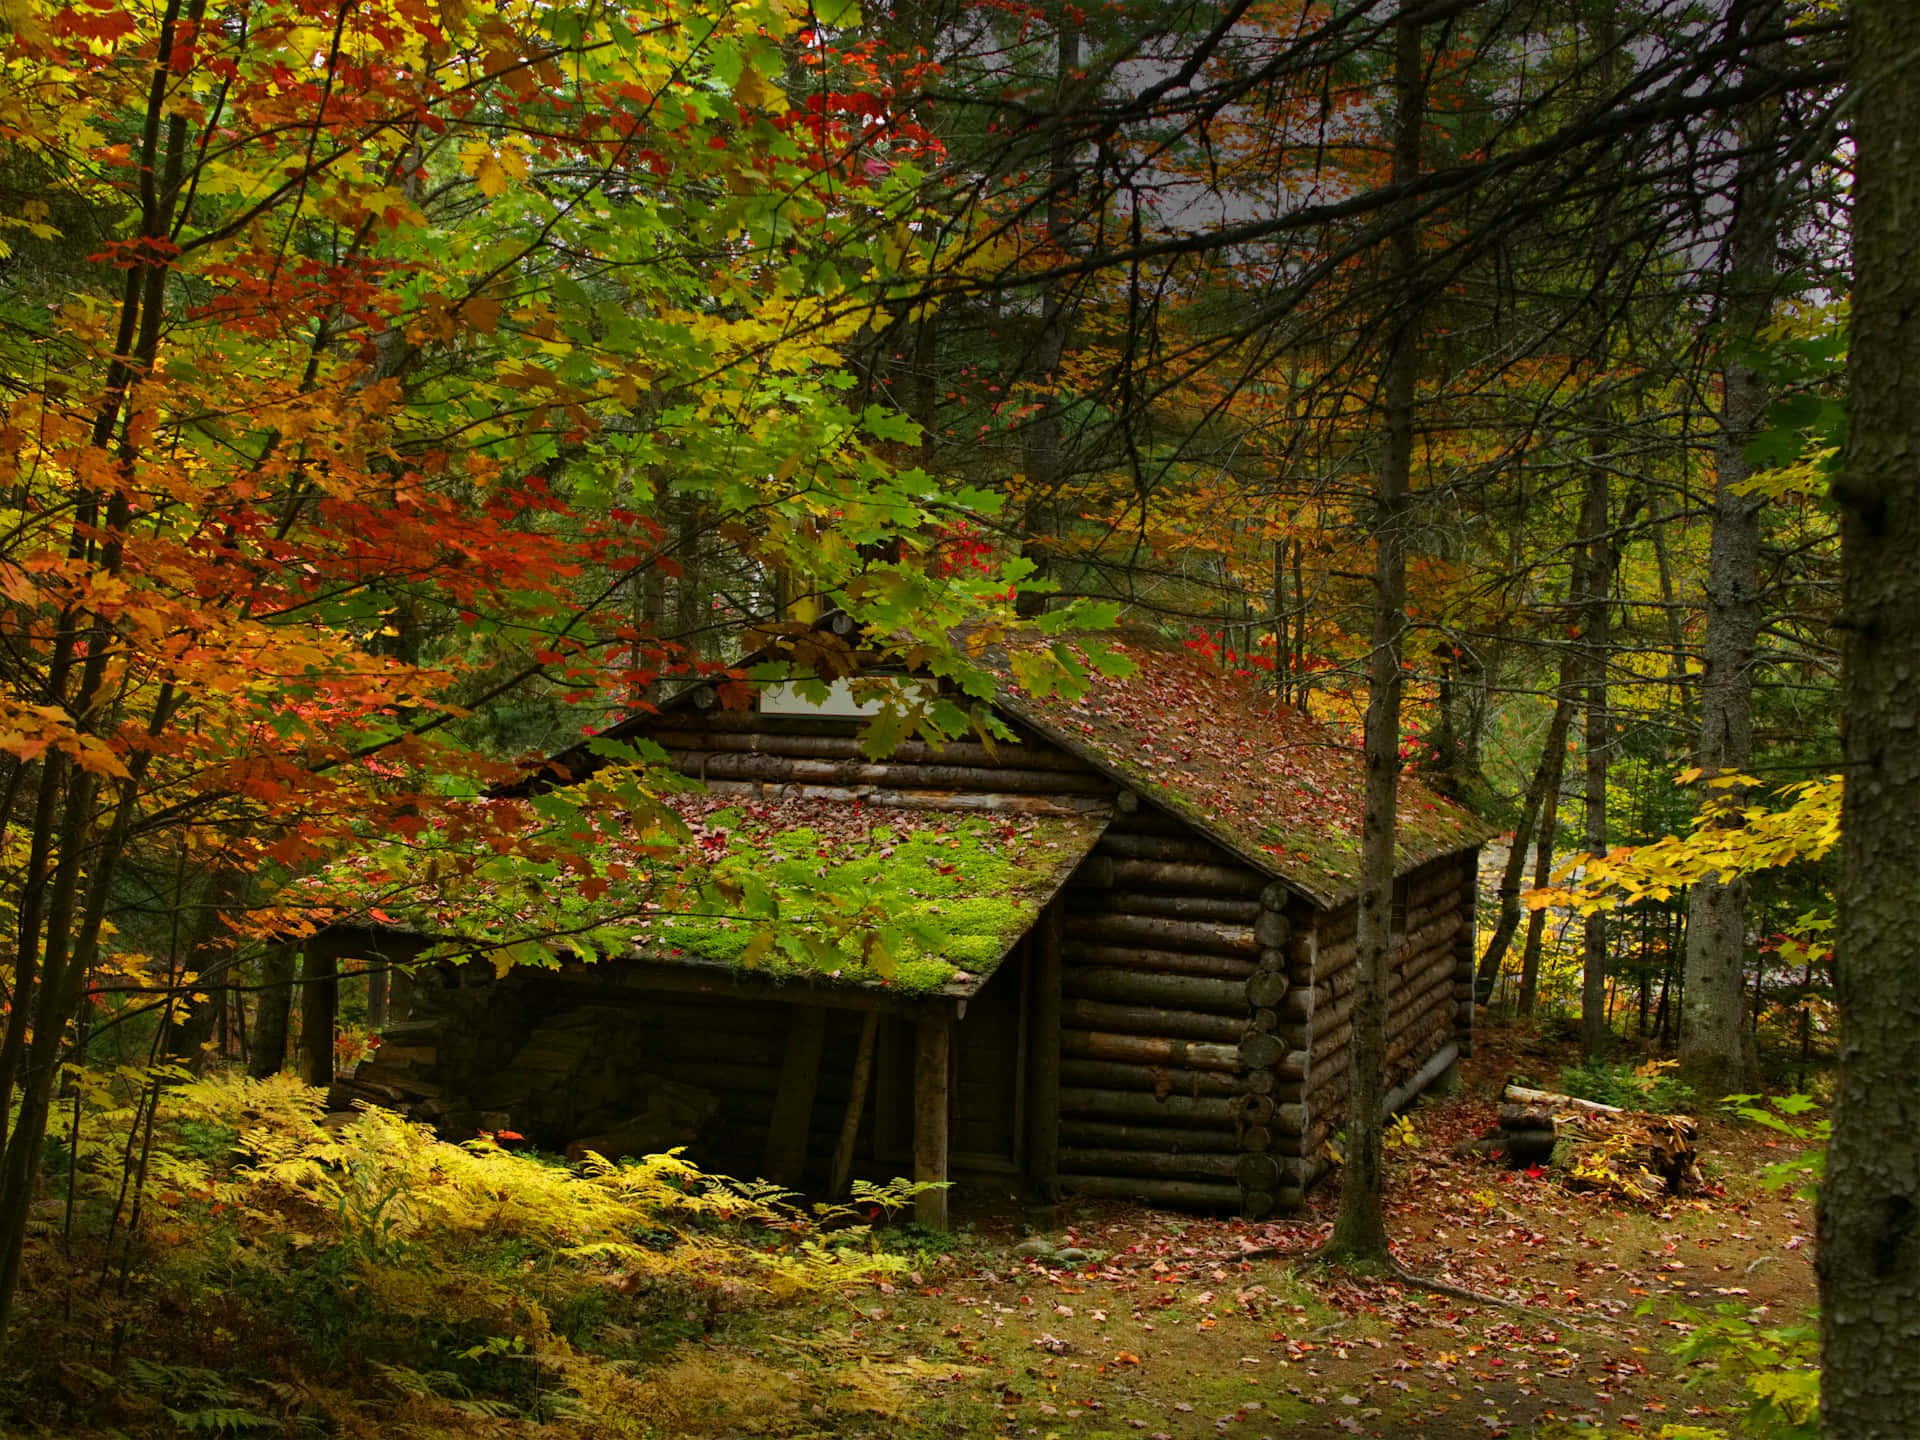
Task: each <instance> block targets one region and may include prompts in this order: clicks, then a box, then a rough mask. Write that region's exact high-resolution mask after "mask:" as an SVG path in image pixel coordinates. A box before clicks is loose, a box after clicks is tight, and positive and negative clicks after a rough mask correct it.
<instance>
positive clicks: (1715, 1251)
mask: <svg viewBox="0 0 1920 1440" xmlns="http://www.w3.org/2000/svg"><path fill="white" fill-rule="evenodd" d="M1509 1058H1510V1057H1506V1056H1502V1055H1499V1054H1483V1055H1482V1057H1481V1058H1480V1059H1479V1060H1478V1062H1477V1063H1476V1065H1475V1066H1474V1068H1473V1070H1472V1071H1471V1072H1470V1074H1469V1083H1468V1086H1467V1090H1466V1094H1465V1095H1464V1096H1463V1098H1461V1099H1458V1100H1451V1101H1446V1102H1442V1103H1440V1104H1437V1105H1429V1106H1425V1107H1423V1108H1422V1109H1421V1110H1420V1111H1419V1112H1417V1113H1416V1114H1415V1116H1414V1117H1413V1124H1414V1132H1415V1136H1416V1139H1415V1143H1414V1144H1413V1145H1412V1146H1411V1147H1410V1148H1408V1149H1404V1150H1401V1151H1398V1152H1396V1154H1395V1157H1394V1163H1393V1165H1392V1167H1391V1168H1392V1173H1393V1177H1394V1178H1393V1182H1392V1189H1391V1195H1390V1207H1391V1208H1390V1216H1389V1224H1390V1226H1391V1228H1392V1230H1393V1232H1394V1234H1395V1236H1396V1242H1397V1246H1398V1250H1399V1255H1400V1258H1401V1260H1402V1262H1403V1263H1404V1264H1405V1265H1406V1266H1407V1267H1408V1268H1409V1269H1411V1270H1414V1271H1416V1272H1420V1273H1424V1274H1430V1275H1439V1276H1444V1277H1445V1278H1447V1279H1448V1280H1450V1281H1451V1282H1453V1283H1454V1284H1457V1285H1462V1286H1466V1287H1469V1288H1472V1289H1474V1290H1477V1291H1480V1292H1482V1293H1486V1294H1489V1295H1495V1296H1499V1297H1501V1298H1502V1299H1505V1300H1508V1301H1510V1302H1512V1304H1513V1306H1514V1307H1515V1308H1508V1307H1505V1306H1483V1305H1473V1304H1468V1303H1463V1302H1461V1301H1459V1300H1456V1299H1451V1298H1447V1297H1444V1296H1439V1295H1435V1294H1431V1293H1422V1292H1419V1291H1415V1290H1411V1289H1408V1288H1406V1287H1403V1286H1400V1285H1398V1284H1393V1283H1389V1282H1385V1281H1381V1280H1377V1279H1369V1278H1364V1277H1359V1278H1356V1277H1351V1276H1344V1275H1340V1274H1337V1273H1334V1272H1330V1271H1328V1270H1326V1269H1324V1268H1323V1267H1319V1266H1317V1265H1315V1264H1314V1262H1313V1259H1312V1257H1313V1254H1314V1251H1315V1249H1316V1247H1317V1246H1318V1244H1319V1241H1320V1240H1321V1238H1322V1237H1323V1236H1324V1234H1325V1233H1326V1230H1327V1228H1328V1221H1329V1219H1330V1216H1331V1211H1332V1207H1333V1203H1334V1198H1335V1197H1334V1191H1333V1186H1332V1185H1331V1184H1329V1185H1325V1186H1322V1187H1321V1190H1320V1192H1319V1193H1317V1194H1316V1195H1315V1196H1314V1197H1313V1199H1312V1202H1311V1204H1310V1206H1309V1208H1308V1209H1307V1210H1306V1211H1305V1212H1304V1213H1302V1214H1300V1215H1298V1216H1296V1217H1292V1218H1291V1219H1290V1220H1288V1221H1287V1222H1285V1223H1279V1224H1247V1223H1244V1222H1239V1221H1228V1220H1212V1219H1200V1218H1195V1217H1191V1216H1181V1215H1176V1214H1172V1213H1169V1212H1165V1211H1153V1210H1148V1209H1145V1208H1141V1207H1132V1206H1121V1205H1112V1204H1098V1205H1096V1204H1086V1205H1074V1206H1069V1207H1068V1208H1067V1210H1066V1212H1065V1215H1064V1222H1065V1223H1064V1224H1063V1225H1062V1227H1061V1228H1060V1229H1058V1230H1056V1231H1053V1232H1050V1233H1048V1234H1047V1235H1046V1236H1045V1237H1044V1238H1045V1240H1046V1241H1047V1242H1049V1243H1051V1244H1053V1245H1055V1246H1057V1247H1059V1249H1058V1250H1055V1251H1054V1252H1051V1253H1047V1254H1038V1255H1036V1254H1021V1253H1018V1250H1019V1248H1020V1247H1021V1242H1022V1240H1023V1235H1022V1226H1021V1223H1020V1217H1019V1216H1018V1214H1017V1213H1016V1212H1012V1211H1007V1212H1000V1213H996V1212H992V1211H986V1212H982V1211H978V1210H976V1211H974V1212H973V1214H972V1215H971V1216H970V1217H969V1215H968V1214H967V1212H965V1211H964V1210H963V1211H962V1212H961V1220H962V1223H963V1225H964V1226H965V1227H966V1228H965V1229H964V1230H963V1232H962V1234H961V1236H960V1238H959V1242H958V1243H957V1245H956V1246H955V1248H953V1249H951V1250H950V1251H947V1252H945V1253H941V1254H931V1255H928V1256H926V1257H924V1260H923V1263H922V1265H921V1267H920V1269H919V1271H918V1273H917V1279H918V1281H919V1283H917V1284H913V1285H908V1286H902V1287H898V1289H897V1290H896V1291H895V1292H894V1293H891V1294H881V1295H876V1296H875V1297H874V1300H873V1303H871V1304H870V1305H866V1306H863V1307H862V1308H861V1309H860V1310H859V1311H857V1312H846V1311H842V1312H840V1313H839V1314H837V1315H833V1316H831V1317H829V1316H827V1315H824V1314H823V1315H821V1316H820V1317H818V1320H819V1323H818V1324H817V1325H816V1326H809V1327H807V1329H806V1332H805V1333H804V1334H792V1333H787V1334H775V1333H772V1332H770V1331H769V1332H766V1333H761V1334H757V1335H753V1336H747V1335H740V1336H738V1337H736V1338H735V1339H734V1340H732V1341H731V1342H729V1344H728V1346H727V1347H726V1348H728V1349H731V1350H733V1353H734V1355H735V1356H736V1357H737V1358H738V1359H739V1360H740V1361H741V1362H743V1363H744V1364H745V1365H746V1366H747V1368H748V1370H750V1371H760V1372H762V1373H768V1372H771V1373H772V1374H773V1375H776V1376H777V1377H778V1378H779V1380H781V1381H782V1382H784V1383H785V1384H786V1385H788V1386H790V1387H791V1388H792V1393H793V1398H794V1400H795V1402H796V1405H795V1407H794V1408H792V1409H787V1408H784V1407H782V1409H781V1410H780V1411H778V1412H776V1413H760V1414H758V1415H756V1416H755V1417H754V1418H753V1419H752V1420H750V1421H748V1420H745V1419H744V1417H738V1416H736V1417H735V1418H734V1419H732V1420H729V1419H727V1418H725V1414H724V1411H722V1412H720V1413H716V1414H715V1415H714V1416H713V1417H712V1418H713V1420H714V1422H715V1433H736V1434H746V1433H760V1434H765V1433H784V1434H805V1433H813V1434H823V1435H824V1434H832V1435H856V1434H874V1435H881V1434H884V1435H889V1436H911V1437H926V1440H932V1437H953V1440H960V1437H973V1436H981V1437H985V1436H1002V1437H1034V1440H1053V1437H1068V1436H1078V1437H1082V1440H1102V1437H1142V1440H1161V1437H1164V1440H1198V1437H1215V1436H1234V1437H1248V1440H1258V1437H1263V1436H1272V1437H1287V1436H1319V1435H1327V1436H1340V1435H1364V1436H1375V1437H1410V1436H1432V1437H1437V1440H1448V1437H1474V1440H1487V1437H1498V1436H1503V1435H1515V1436H1545V1437H1550V1436H1558V1435H1581V1434H1589V1435H1590V1434H1594V1433H1607V1434H1611V1435H1631V1434H1645V1435H1657V1434H1658V1433H1659V1431H1660V1429H1661V1427H1662V1426H1663V1425H1666V1424H1672V1423H1679V1422H1685V1423H1691V1424H1708V1425H1712V1424H1715V1423H1716V1422H1717V1421H1719V1420H1721V1419H1723V1418H1724V1417H1726V1416H1727V1415H1728V1410H1727V1406H1728V1402H1729V1400H1730V1399H1731V1398H1732V1394H1733V1387H1732V1385H1731V1384H1730V1383H1729V1382H1728V1381H1727V1380H1726V1379H1725V1378H1724V1377H1719V1376H1716V1375H1714V1374H1713V1373H1711V1371H1710V1370H1703V1369H1702V1367H1699V1366H1695V1367H1692V1369H1691V1371H1689V1370H1688V1369H1686V1368H1684V1367H1682V1366H1681V1365H1680V1364H1679V1363H1678V1362H1677V1361H1676V1360H1675V1359H1674V1358H1673V1357H1672V1355H1671V1354H1670V1353H1669V1352H1670V1349H1671V1347H1672V1345H1673V1344H1674V1343H1675V1341H1676V1340H1677V1339H1678V1338H1679V1337H1680V1336H1681V1335H1682V1334H1684V1333H1685V1331H1686V1329H1687V1328H1688V1322H1687V1321H1686V1319H1685V1313H1684V1311H1682V1310H1680V1309H1679V1308H1678V1307H1679V1306H1686V1307H1691V1308H1692V1309H1694V1310H1696V1311H1698V1310H1709V1309H1711V1308H1712V1307H1714V1306H1716V1305H1734V1306H1738V1307H1740V1308H1741V1309H1742V1310H1747V1309H1751V1308H1753V1307H1763V1308H1762V1309H1761V1312H1760V1314H1761V1318H1762V1320H1763V1321H1764V1322H1765V1323H1771V1324H1785V1323H1791V1322H1794V1321H1797V1320H1799V1319H1800V1318H1801V1317H1802V1316H1803V1315H1804V1313H1805V1312H1806V1310H1807V1308H1808V1307H1809V1306H1810V1304H1811V1303H1812V1298H1813V1276H1812V1265H1811V1259H1812V1230H1813V1214H1812V1207H1811V1205H1810V1204H1809V1203H1806V1202H1802V1201H1799V1200H1796V1199H1794V1198H1793V1197H1792V1196H1791V1195H1790V1194H1784V1193H1780V1192H1774V1191H1769V1190H1765V1189H1763V1188H1761V1187H1760V1186H1759V1185H1758V1184H1757V1183H1756V1180H1755V1175H1756V1172H1757V1171H1758V1170H1759V1168H1760V1167H1761V1166H1762V1165H1763V1164H1765V1163H1766V1162H1768V1161H1770V1160H1774V1159H1778V1158H1781V1157H1782V1156H1783V1155H1784V1154H1786V1153H1788V1152H1785V1151H1782V1150H1781V1149H1779V1148H1778V1146H1777V1145H1775V1144H1770V1143H1769V1141H1768V1139H1767V1138H1766V1137H1765V1132H1762V1131H1757V1130H1754V1129H1750V1128H1748V1127H1744V1126H1734V1125H1727V1124H1719V1123H1712V1122H1710V1123H1709V1124H1708V1125H1707V1126H1706V1127H1705V1134H1704V1136H1703V1145H1702V1153H1703V1160H1704V1165H1703V1168H1704V1169H1705V1171H1706V1172H1707V1177H1708V1181H1709V1189H1708V1192H1707V1193H1705V1194H1702V1195H1699V1196H1696V1197H1691V1198H1689V1199H1686V1200H1683V1201H1677V1202H1675V1203H1673V1204H1671V1205H1669V1206H1667V1207H1665V1208H1660V1209H1625V1208H1622V1207H1621V1206H1620V1205H1619V1204H1617V1203H1616V1202H1612V1201H1609V1200H1606V1199H1603V1198H1600V1197H1594V1196H1585V1195H1575V1194H1570V1193H1568V1192H1567V1191H1566V1190H1564V1189H1563V1188H1561V1187H1560V1186H1559V1185H1558V1184H1557V1183H1556V1182H1555V1181H1554V1179H1553V1178H1552V1177H1551V1176H1550V1175H1542V1174H1535V1173H1528V1172H1512V1171H1508V1170H1506V1169H1504V1168H1501V1167H1500V1166H1499V1165H1498V1164H1489V1163H1487V1162H1484V1161H1480V1160H1477V1159H1471V1158H1459V1157H1456V1156H1455V1155H1453V1154H1452V1153H1451V1146H1452V1144H1453V1142H1454V1141H1456V1140H1458V1139H1460V1138H1462V1137H1465V1136H1469V1135H1472V1134H1476V1133H1478V1132H1479V1131H1480V1130H1481V1129H1483V1128H1485V1127H1486V1126H1487V1125H1489V1124H1491V1123H1492V1120H1493V1105H1494V1102H1493V1098H1492V1097H1493V1094H1494V1092H1495V1089H1496V1088H1497V1086H1498V1084H1499V1083H1500V1082H1501V1081H1502V1080H1503V1079H1504V1077H1505V1075H1506V1073H1507V1070H1508V1065H1507V1063H1506V1061H1507V1060H1508V1059H1509ZM1532 1068H1534V1069H1535V1070H1536V1071H1537V1070H1538V1069H1539V1068H1540V1067H1539V1065H1538V1062H1537V1061H1536V1062H1535V1063H1534V1065H1533V1067H1532ZM1024 1238H1025V1239H1026V1240H1027V1241H1028V1244H1027V1245H1026V1247H1025V1248H1027V1249H1028V1250H1033V1249H1036V1248H1038V1238H1037V1237H1033V1236H1027V1237H1024ZM1266 1247H1278V1248H1279V1249H1280V1250H1281V1251H1283V1252H1284V1253H1283V1255H1282V1256H1281V1257H1280V1258H1274V1259H1258V1260H1245V1259H1242V1258H1240V1256H1241V1254H1242V1252H1244V1251H1247V1250H1252V1249H1264V1248H1266ZM1061 1250H1064V1251H1065V1252H1066V1253H1065V1254H1064V1255H1062V1254H1061V1253H1060V1251H1061ZM1075 1251H1078V1252H1080V1254H1079V1255H1078V1256H1076V1255H1074V1253H1073V1252H1075ZM788 1328H789V1329H797V1328H799V1327H793V1326H790V1327H788ZM1689 1376H1690V1377H1691V1379H1692V1381H1693V1383H1692V1384H1683V1383H1682V1381H1683V1378H1687V1377H1689ZM796 1411H797V1412H798V1413H796Z"/></svg>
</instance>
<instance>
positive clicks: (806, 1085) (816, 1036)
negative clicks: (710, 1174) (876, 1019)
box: [760, 1005, 827, 1187]
mask: <svg viewBox="0 0 1920 1440" xmlns="http://www.w3.org/2000/svg"><path fill="white" fill-rule="evenodd" d="M826 1038H827V1012H826V1011H825V1010H823V1009H822V1008H821V1007H820V1006H818V1005H796V1006H794V1007H793V1022H792V1026H791V1028H790V1029H789V1030H788V1032H787V1055H786V1059H785V1060H784V1061H782V1062H781V1066H780V1086H779V1088H778V1089H777V1090H775V1091H774V1092H773V1118H772V1120H771V1121H770V1122H769V1128H768V1133H767V1147H766V1150H765V1151H764V1152H763V1155H764V1158H763V1160H762V1162H761V1167H760V1168H761V1170H762V1171H763V1172H764V1173H765V1174H766V1177H767V1179H769V1180H771V1181H773V1182H774V1184H776V1185H787V1186H793V1187H798V1186H799V1184H800V1181H801V1177H802V1175H803V1173H804V1171H805V1169H806V1163H807V1132H808V1129H809V1127H810V1125H811V1122H812V1119H813V1096H814V1092H815V1091H816V1090H817V1089H818V1088H819V1085H820V1052H821V1049H822V1048H823V1046H824V1045H825V1043H826Z"/></svg>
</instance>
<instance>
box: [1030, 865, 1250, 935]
mask: <svg viewBox="0 0 1920 1440" xmlns="http://www.w3.org/2000/svg"><path fill="white" fill-rule="evenodd" d="M1095 858H1096V859H1097V858H1098V857H1095ZM1108 863H1109V864H1111V863H1112V862H1108ZM1067 906H1068V908H1069V910H1074V911H1095V912H1099V913H1107V912H1112V913H1114V914H1119V915H1158V916H1161V917H1164V918H1166V919H1169V920H1211V921H1215V922H1218V923H1220V924H1225V925H1252V924H1254V922H1255V921H1257V920H1259V918H1260V916H1261V915H1262V914H1263V913H1264V912H1263V911H1262V910H1261V909H1260V905H1259V902H1258V901H1254V900H1241V899H1237V898H1235V897H1233V896H1229V895H1163V894H1156V893H1154V892H1152V891H1146V890H1122V889H1119V888H1117V887H1114V886H1113V885H1111V884H1108V885H1106V886H1104V887H1096V886H1095V885H1093V884H1091V883H1090V882H1089V880H1088V877H1085V876H1082V875H1079V874H1076V875H1075V876H1074V883H1073V885H1072V887H1071V888H1069V889H1068V891H1067Z"/></svg>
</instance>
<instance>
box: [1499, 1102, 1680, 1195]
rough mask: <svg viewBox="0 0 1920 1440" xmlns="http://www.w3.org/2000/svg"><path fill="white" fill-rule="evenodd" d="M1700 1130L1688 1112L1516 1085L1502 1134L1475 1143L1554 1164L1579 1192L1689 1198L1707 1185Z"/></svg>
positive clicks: (1520, 1161) (1514, 1160)
mask: <svg viewBox="0 0 1920 1440" xmlns="http://www.w3.org/2000/svg"><path fill="white" fill-rule="evenodd" d="M1697 1135H1698V1129H1697V1127H1696V1126H1695V1124H1694V1122H1693V1121H1692V1120H1690V1119H1688V1118H1687V1117H1686V1116H1684V1115H1654V1114H1648V1113H1645V1112H1643V1111H1637V1110H1622V1109H1620V1108H1619V1107H1618V1106H1614V1105H1601V1104H1599V1103H1597V1102H1596V1101H1592V1100H1581V1099H1577V1098H1576V1097H1574V1096H1572V1095H1559V1094H1555V1093H1553V1092H1552V1091H1547V1090H1533V1089H1529V1088H1527V1087H1525V1086H1521V1085H1509V1086H1508V1087H1507V1090H1506V1097H1505V1103H1504V1104H1502V1105H1501V1107H1500V1125H1499V1129H1498V1131H1497V1132H1495V1133H1494V1134H1492V1135H1489V1136H1486V1137H1484V1139H1483V1140H1482V1141H1481V1142H1479V1143H1477V1144H1476V1145H1475V1146H1474V1148H1476V1149H1485V1150H1487V1151H1489V1153H1495V1152H1497V1153H1503V1154H1504V1155H1505V1156H1506V1159H1507V1163H1508V1164H1509V1165H1516V1166H1517V1165H1542V1166H1551V1167H1552V1168H1553V1169H1554V1170H1556V1171H1558V1172H1560V1173H1561V1174H1563V1175H1565V1176H1566V1178H1567V1181H1568V1183H1570V1184H1571V1185H1573V1186H1574V1187H1575V1188H1576V1189H1582V1190H1598V1191H1604V1192H1606V1193H1607V1194H1611V1195H1617V1196H1619V1197H1620V1198H1621V1199H1624V1200H1634V1201H1645V1200H1654V1199H1658V1198H1660V1197H1662V1196H1667V1195H1681V1194H1684V1193H1686V1191H1687V1190H1689V1189H1691V1188H1693V1187H1694V1186H1696V1185H1698V1184H1699V1183H1700V1170H1699V1167H1698V1165H1697V1164H1696V1160H1697V1151H1696V1148H1695V1140H1696V1138H1697Z"/></svg>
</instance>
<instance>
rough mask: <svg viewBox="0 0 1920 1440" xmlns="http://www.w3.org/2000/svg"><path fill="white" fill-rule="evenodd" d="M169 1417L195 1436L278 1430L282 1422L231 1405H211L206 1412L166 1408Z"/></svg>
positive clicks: (269, 1416)
mask: <svg viewBox="0 0 1920 1440" xmlns="http://www.w3.org/2000/svg"><path fill="white" fill-rule="evenodd" d="M166 1411H167V1417H168V1418H169V1419H170V1420H172V1421H173V1423H174V1424H176V1425H178V1426H179V1427H180V1428H181V1429H182V1430H189V1431H192V1432H193V1433H194V1434H195V1435H238V1434H240V1433H241V1432H242V1431H246V1430H278V1429H280V1428H281V1425H280V1422H279V1421H278V1420H276V1419H274V1418H273V1417H272V1416H271V1415H256V1414H255V1413H254V1412H253V1411H251V1410H238V1409H235V1408H234V1407H232V1406H230V1405H210V1406H208V1407H207V1408H206V1409H204V1410H176V1409H174V1408H173V1407H172V1406H171V1405H169V1406H167V1407H166Z"/></svg>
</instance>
